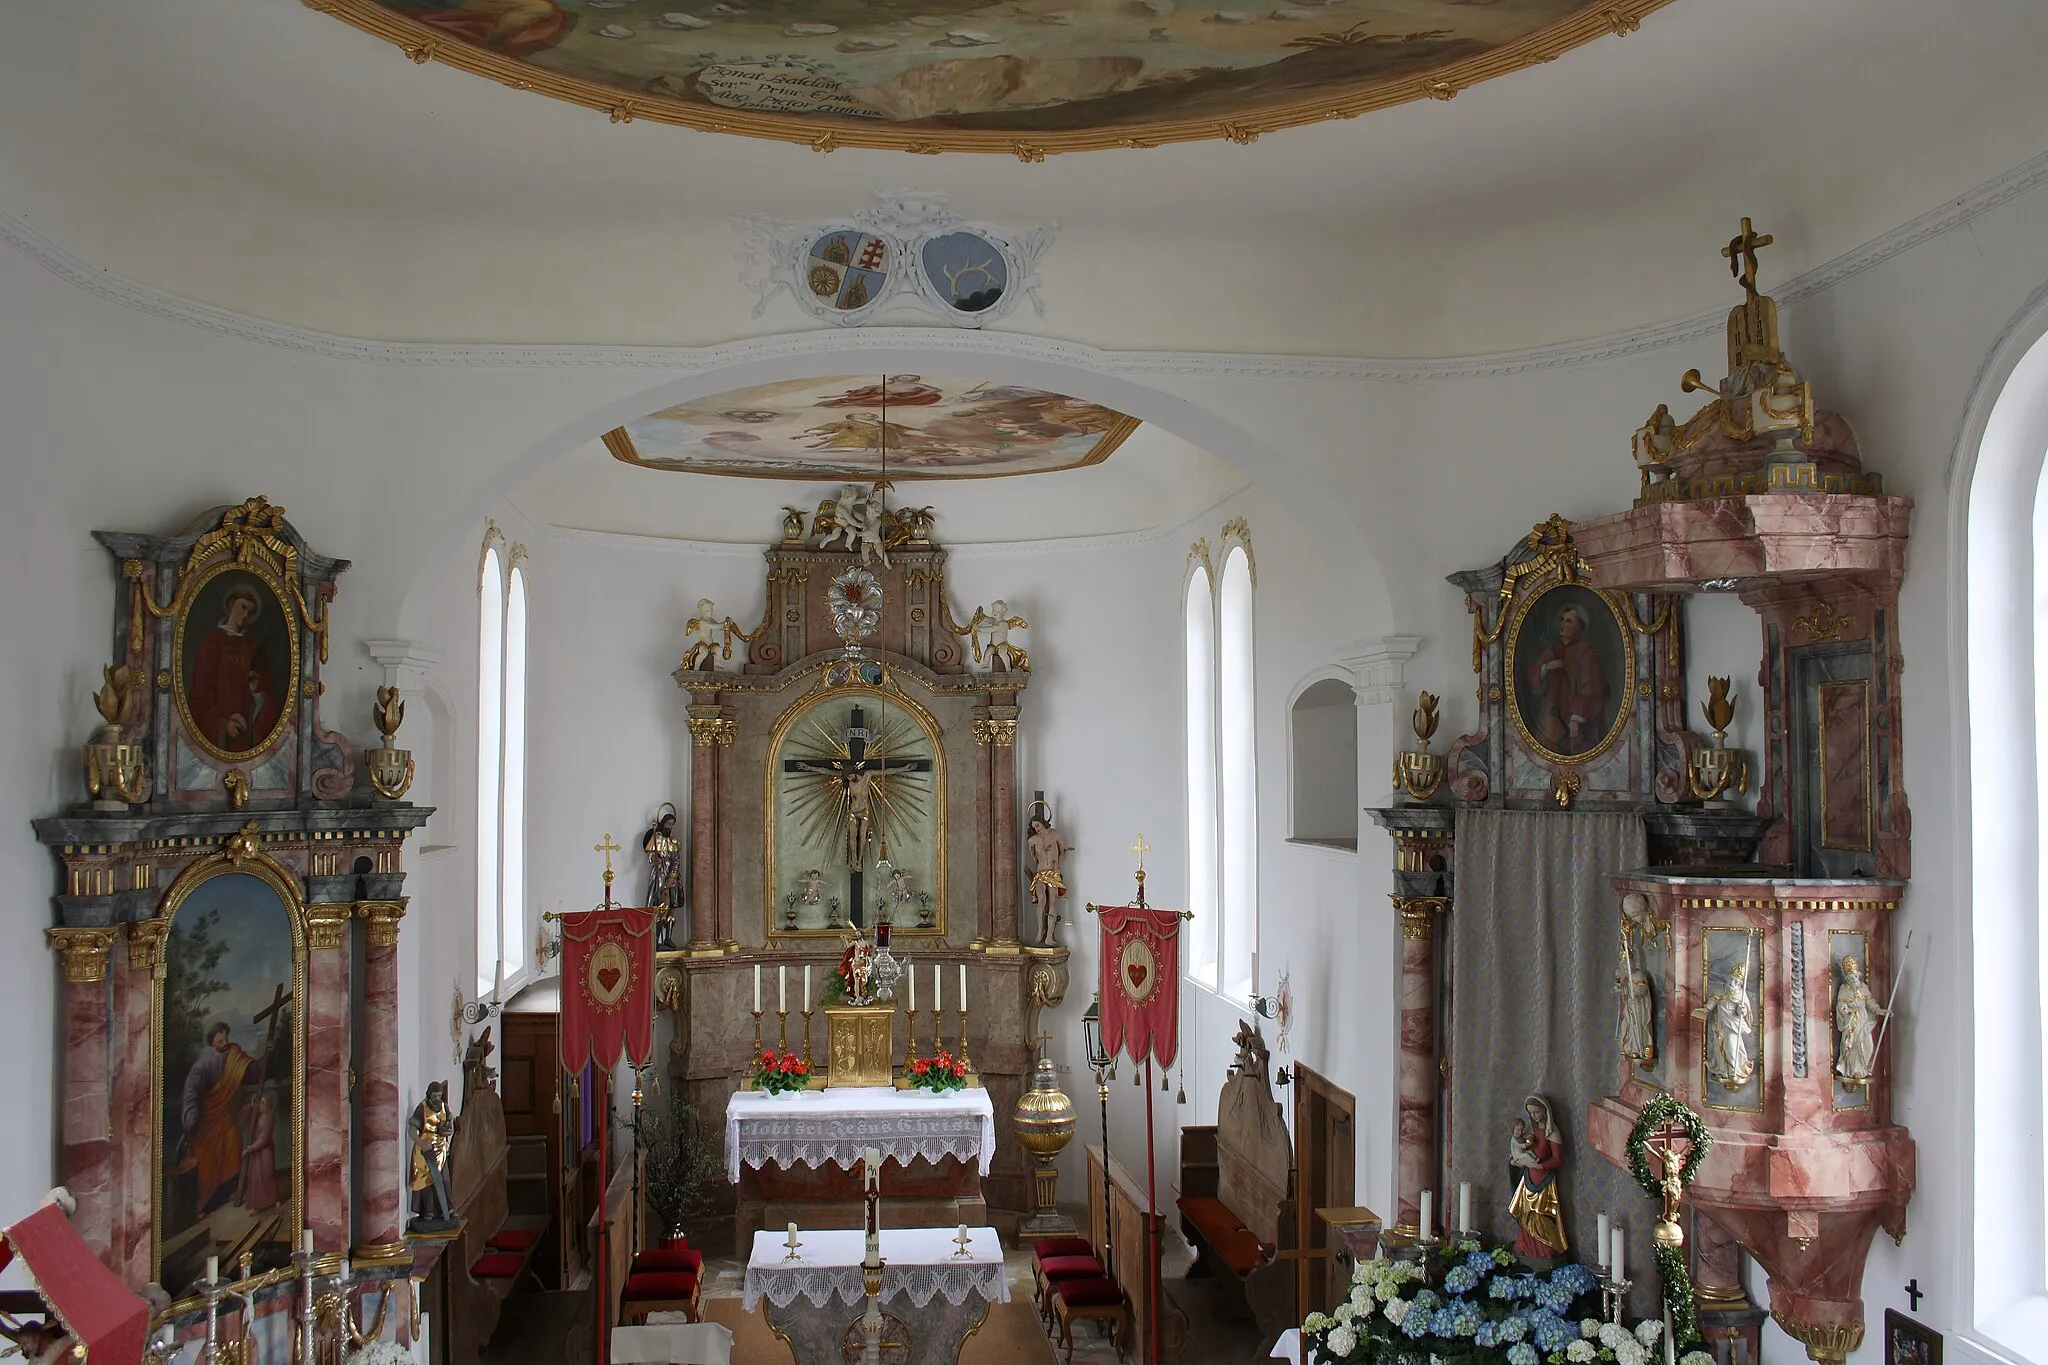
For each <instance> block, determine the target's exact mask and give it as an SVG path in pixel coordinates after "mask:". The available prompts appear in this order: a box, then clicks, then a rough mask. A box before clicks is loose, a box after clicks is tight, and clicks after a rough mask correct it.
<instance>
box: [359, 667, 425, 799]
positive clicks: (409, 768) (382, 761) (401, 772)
mask: <svg viewBox="0 0 2048 1365" xmlns="http://www.w3.org/2000/svg"><path fill="white" fill-rule="evenodd" d="M371 715H372V717H373V718H374V719H375V720H376V722H377V731H378V733H379V734H381V735H383V736H384V742H383V743H382V744H380V745H379V746H378V747H376V748H374V749H372V750H370V751H369V752H368V753H366V754H364V755H363V766H364V767H365V768H366V769H367V770H368V771H369V774H370V785H371V786H372V787H375V788H376V789H377V794H378V795H379V796H381V797H384V798H385V799H386V800H389V801H396V800H397V799H398V798H399V797H401V796H404V795H405V794H406V792H407V791H409V790H411V788H412V778H413V765H412V750H410V749H397V748H393V747H392V744H391V741H392V739H393V738H394V737H395V736H396V735H397V734H398V727H399V726H400V725H403V724H404V723H405V699H404V698H403V697H401V696H399V695H398V689H397V688H395V687H380V688H378V689H377V705H376V707H375V709H374V710H373V711H372V712H371Z"/></svg>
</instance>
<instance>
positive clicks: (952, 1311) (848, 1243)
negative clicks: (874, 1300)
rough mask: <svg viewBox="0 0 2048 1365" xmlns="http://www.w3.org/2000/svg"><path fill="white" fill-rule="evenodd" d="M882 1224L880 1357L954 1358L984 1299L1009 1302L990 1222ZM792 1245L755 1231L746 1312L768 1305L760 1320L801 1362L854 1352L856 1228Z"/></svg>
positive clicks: (859, 1285) (911, 1361)
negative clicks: (955, 1226)
mask: <svg viewBox="0 0 2048 1365" xmlns="http://www.w3.org/2000/svg"><path fill="white" fill-rule="evenodd" d="M963 1231H964V1232H965V1234H966V1239H967V1240H966V1244H965V1246H964V1247H963V1246H961V1245H960V1244H959V1238H958V1234H956V1233H955V1232H954V1231H953V1230H952V1229H950V1228H888V1229H885V1230H883V1231H882V1232H881V1234H880V1237H879V1247H880V1252H881V1260H882V1264H883V1270H882V1275H881V1288H880V1292H879V1295H878V1297H879V1303H880V1308H881V1313H882V1318H883V1331H882V1345H883V1355H882V1358H883V1359H884V1360H888V1361H891V1362H901V1365H954V1363H955V1362H956V1361H957V1360H958V1359H959V1356H960V1344H961V1342H963V1341H965V1340H966V1339H967V1337H968V1336H969V1335H970V1334H971V1333H972V1332H973V1331H974V1330H975V1329H976V1328H977V1327H979V1326H981V1324H982V1321H983V1319H985V1318H986V1317H987V1316H988V1309H989V1305H990V1304H991V1303H1008V1302H1009V1299H1010V1285H1009V1280H1008V1278H1007V1277H1006V1276H1005V1274H1004V1270H1003V1248H1002V1243H1001V1242H1000V1241H999V1240H998V1239H997V1236H996V1230H995V1229H994V1228H983V1227H969V1228H965V1229H963ZM797 1238H798V1243H799V1244H798V1245H797V1246H796V1247H795V1248H794V1250H792V1249H791V1248H790V1246H789V1245H788V1241H787V1238H785V1237H782V1236H780V1235H778V1234H776V1233H774V1232H760V1233H756V1234H755V1235H754V1244H753V1255H752V1256H751V1257H750V1258H749V1259H748V1261H747V1278H746V1286H745V1295H746V1297H745V1300H744V1302H745V1305H746V1308H747V1311H748V1312H750V1313H751V1312H753V1311H754V1309H755V1308H756V1307H757V1306H760V1305H762V1302H763V1300H765V1301H766V1305H765V1307H764V1308H763V1311H764V1312H765V1313H766V1315H767V1318H768V1323H769V1325H770V1326H771V1327H773V1328H774V1329H775V1331H776V1333H777V1335H779V1336H781V1337H782V1338H783V1339H784V1340H786V1341H787V1342H788V1343H789V1346H790V1350H791V1351H792V1353H794V1355H795V1356H796V1359H797V1361H798V1362H799V1365H811V1362H828V1361H829V1362H834V1365H836V1363H837V1362H839V1361H843V1360H853V1359H858V1358H859V1357H858V1355H856V1354H853V1353H852V1352H851V1351H850V1350H849V1348H850V1347H853V1346H854V1345H855V1344H856V1343H857V1341H858V1330H859V1319H860V1317H861V1315H862V1312H863V1311H864V1304H865V1301H866V1298H867V1289H866V1286H865V1284H864V1282H863V1278H862V1270H861V1261H862V1258H863V1248H864V1239H863V1237H862V1234H861V1232H860V1231H859V1230H858V1229H843V1230H836V1231H811V1232H802V1231H800V1232H799V1233H798V1234H797Z"/></svg>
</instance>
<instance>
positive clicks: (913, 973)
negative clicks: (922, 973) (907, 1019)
mask: <svg viewBox="0 0 2048 1365" xmlns="http://www.w3.org/2000/svg"><path fill="white" fill-rule="evenodd" d="M906 975H908V976H909V977H910V1012H911V1013H912V1014H916V1013H917V967H916V966H915V965H914V964H913V965H912V966H911V968H910V970H909V972H908V973H906Z"/></svg>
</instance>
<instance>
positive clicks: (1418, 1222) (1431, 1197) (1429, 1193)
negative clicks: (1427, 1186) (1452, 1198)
mask: <svg viewBox="0 0 2048 1365" xmlns="http://www.w3.org/2000/svg"><path fill="white" fill-rule="evenodd" d="M1415 1226H1416V1229H1417V1230H1418V1231H1419V1232H1421V1234H1422V1236H1423V1237H1424V1238H1427V1237H1428V1236H1429V1233H1430V1229H1431V1228H1433V1227H1435V1226H1436V1192H1435V1191H1434V1190H1424V1191H1423V1192H1422V1211H1421V1212H1420V1213H1418V1214H1417V1215H1416V1218H1415Z"/></svg>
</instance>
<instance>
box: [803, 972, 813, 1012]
mask: <svg viewBox="0 0 2048 1365" xmlns="http://www.w3.org/2000/svg"><path fill="white" fill-rule="evenodd" d="M810 1012H811V964H810V963H808V962H806V963H805V964H804V1013H805V1014H809V1013H810Z"/></svg>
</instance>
